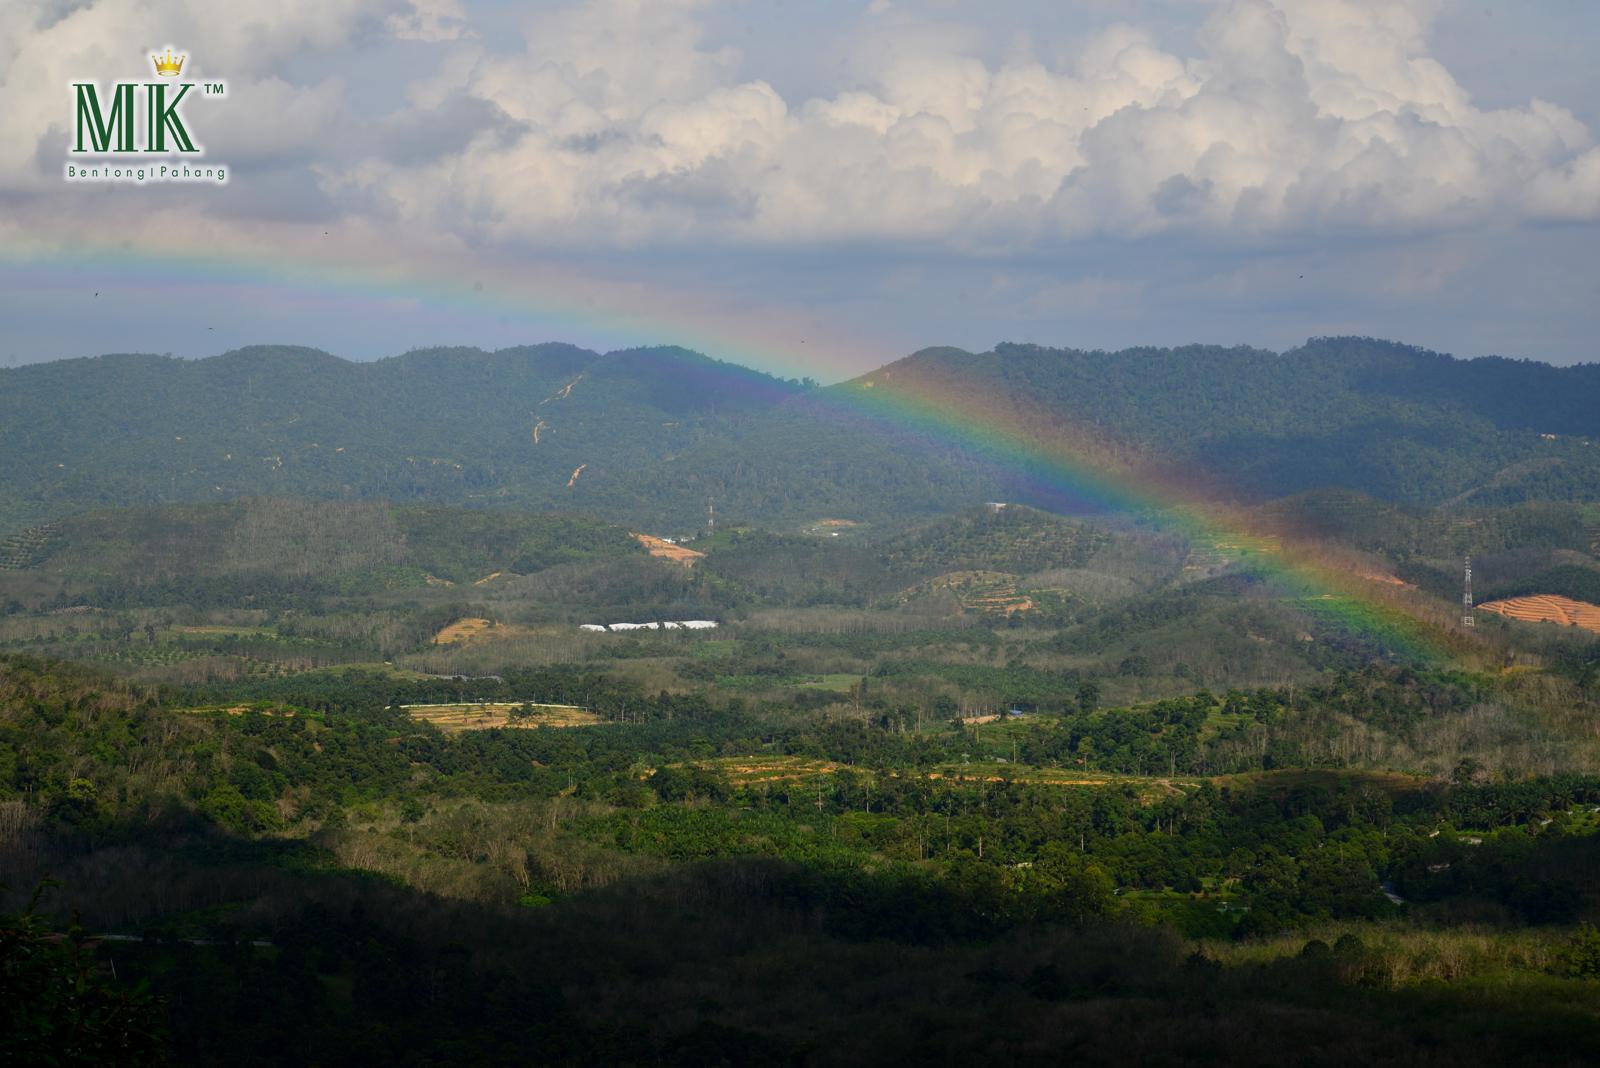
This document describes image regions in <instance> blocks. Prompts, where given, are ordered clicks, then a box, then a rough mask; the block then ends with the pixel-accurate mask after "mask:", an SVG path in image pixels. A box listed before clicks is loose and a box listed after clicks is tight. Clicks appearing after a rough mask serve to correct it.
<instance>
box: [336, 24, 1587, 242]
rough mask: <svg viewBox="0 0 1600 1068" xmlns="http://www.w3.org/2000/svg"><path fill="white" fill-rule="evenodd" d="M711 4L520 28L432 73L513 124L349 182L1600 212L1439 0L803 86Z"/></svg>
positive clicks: (921, 60)
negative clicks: (1506, 100)
mask: <svg viewBox="0 0 1600 1068" xmlns="http://www.w3.org/2000/svg"><path fill="white" fill-rule="evenodd" d="M701 6H702V5H701V4H699V3H696V2H692V0H592V2H588V3H583V4H579V5H576V6H573V7H569V8H565V9H562V10H560V11H558V12H556V13H554V14H547V15H545V16H544V17H541V18H537V19H535V20H534V21H533V22H532V23H531V24H530V26H529V29H528V32H527V42H526V46H525V47H524V48H521V49H519V50H515V51H514V52H511V53H509V54H508V53H493V54H491V53H486V52H478V53H475V54H474V55H473V56H472V58H471V60H470V61H467V62H462V61H461V60H460V59H459V58H458V59H457V60H455V61H454V62H453V63H452V64H450V65H448V66H447V68H446V70H448V76H446V74H445V73H444V71H441V72H440V73H436V74H434V75H432V76H431V77H430V79H429V80H428V81H427V82H426V84H425V85H423V86H420V87H419V88H418V90H417V93H416V94H414V95H416V96H420V97H431V98H433V101H432V103H433V106H438V103H439V101H442V100H444V99H447V98H451V97H458V96H459V97H466V98H469V99H476V100H480V101H482V102H484V103H485V104H488V105H492V107H493V109H494V113H495V114H503V115H505V116H507V117H508V118H509V120H510V121H512V122H513V123H516V124H518V129H519V131H520V132H519V134H518V135H517V136H515V137H507V136H505V135H504V133H503V131H501V132H500V133H494V134H491V133H488V132H486V133H485V134H484V135H483V136H481V137H474V138H471V139H469V140H467V143H465V144H464V145H462V146H461V147H460V149H459V151H455V152H452V153H449V154H448V155H445V156H443V157H437V156H424V157H423V158H420V159H419V160H418V161H417V162H415V163H414V164H413V165H410V166H396V165H392V164H390V163H386V162H379V161H376V160H364V161H360V162H357V163H354V164H352V165H350V166H348V167H346V168H344V169H343V170H342V171H340V172H339V173H337V174H333V175H331V176H330V179H329V181H330V189H331V190H333V191H334V192H335V193H336V194H342V195H345V196H347V197H350V198H352V199H351V200H350V203H359V204H363V205H374V204H382V205H384V206H385V210H387V211H388V212H390V213H392V214H393V215H395V216H398V217H399V218H402V219H404V220H405V221H406V222H408V223H411V224H415V225H424V226H434V227H440V228H447V229H451V230H455V231H459V232H463V233H467V234H470V235H473V236H475V237H477V238H479V239H482V240H491V241H494V240H509V241H527V242H535V243H539V244H546V245H548V244H556V245H560V244H563V243H571V244H583V245H597V244H598V245H601V246H608V245H616V246H624V247H625V246H630V245H637V244H641V243H650V242H664V243H671V242H678V241H683V240H686V239H695V240H700V241H712V242H725V243H734V244H757V245H760V244H769V243H786V242H799V243H810V242H818V241H856V240H885V239H888V240H911V241H941V242H945V243H947V244H954V245H955V246H957V247H963V248H967V249H969V250H979V251H1003V250H1006V249H1014V248H1019V247H1026V246H1029V245H1034V244H1039V243H1048V242H1051V241H1060V240H1071V239H1075V238H1080V237H1084V236H1089V235H1113V236H1128V235H1148V234H1157V233H1162V232H1169V231H1182V232H1202V233H1204V232H1219V233H1220V232H1227V233H1231V234H1243V235H1246V236H1254V235H1273V234H1280V233H1307V232H1319V231H1323V230H1329V229H1338V230H1340V231H1341V232H1349V231H1351V230H1357V231H1362V230H1366V231H1373V232H1390V231H1394V230H1397V229H1398V230H1433V229H1448V228H1451V227H1455V226H1463V225H1475V224H1480V223H1483V222H1486V221H1497V222H1502V221H1507V220H1511V221H1515V220H1518V219H1529V218H1558V219H1569V220H1570V219H1583V220H1592V219H1595V218H1597V217H1600V155H1597V154H1596V151H1597V150H1596V149H1595V148H1594V145H1593V138H1592V135H1591V133H1590V131H1589V130H1588V129H1587V128H1586V127H1585V125H1584V124H1583V123H1582V122H1580V121H1579V120H1578V119H1576V118H1575V117H1574V116H1573V115H1572V114H1571V113H1570V112H1569V111H1567V110H1566V109H1564V108H1562V107H1560V106H1558V105H1556V104H1552V103H1548V102H1545V101H1540V100H1533V101H1530V102H1529V103H1527V104H1526V105H1525V106H1520V107H1514V108H1502V109H1485V108H1480V107H1478V106H1476V105H1474V103H1473V102H1472V100H1471V98H1470V96H1469V95H1468V93H1467V92H1466V91H1465V90H1464V89H1463V88H1462V87H1461V85H1460V84H1458V83H1457V81H1456V80H1455V79H1454V78H1453V77H1452V76H1451V74H1450V72H1449V71H1448V70H1447V69H1445V67H1444V66H1443V65H1442V64H1440V63H1439V62H1438V61H1437V60H1435V59H1433V58H1432V57H1430V56H1429V55H1428V54H1427V47H1428V33H1429V28H1430V25H1431V23H1432V19H1433V18H1434V16H1435V14H1436V10H1437V7H1438V4H1437V2H1436V0H1225V2H1221V3H1218V4H1216V5H1215V10H1214V12H1213V14H1212V16H1211V18H1210V19H1209V21H1208V22H1207V23H1206V25H1205V27H1204V28H1203V30H1202V31H1201V32H1200V34H1199V35H1198V36H1197V38H1196V40H1195V42H1194V45H1193V47H1192V48H1190V49H1187V50H1185V51H1183V52H1181V53H1180V52H1175V51H1172V50H1170V49H1169V48H1163V47H1161V46H1159V45H1158V44H1157V43H1156V42H1155V41H1154V40H1153V39H1152V38H1150V37H1149V36H1147V35H1146V34H1144V33H1142V32H1140V31H1139V30H1137V29H1134V28H1131V27H1127V26H1114V27H1112V28H1110V29H1107V30H1105V31H1104V32H1102V33H1100V34H1099V35H1098V36H1096V37H1095V38H1094V39H1092V40H1091V41H1089V42H1088V44H1087V45H1086V46H1085V47H1084V48H1083V49H1082V50H1081V52H1080V54H1079V55H1078V56H1077V57H1076V58H1075V59H1074V60H1073V61H1072V62H1069V63H1065V64H1060V65H1046V64H1043V63H1041V62H1038V61H1034V60H1018V61H1011V62H1004V63H998V64H997V63H986V62H984V61H982V60H980V59H979V58H977V57H975V56H974V55H970V54H966V53H964V52H963V51H962V50H961V48H960V45H959V42H960V40H961V38H960V37H959V35H948V34H947V35H943V36H941V35H940V34H936V33H932V34H928V35H925V36H922V37H918V36H917V35H914V34H913V35H908V39H909V40H911V41H913V42H915V44H913V45H909V46H903V47H894V48H884V49H883V50H882V51H881V56H880V58H879V60H878V61H877V62H876V64H875V66H874V67H873V68H872V69H871V70H870V71H869V77H868V78H867V79H866V80H864V81H863V82H862V83H861V84H858V85H853V86H850V87H848V88H843V89H841V90H840V91H838V92H837V93H835V94H833V95H826V96H819V97H816V98H812V99H800V100H785V99H784V98H783V97H782V96H781V95H780V94H779V93H778V92H777V91H776V90H775V89H774V88H773V87H772V86H771V85H769V84H768V83H767V82H765V81H762V80H760V79H758V78H751V77H748V76H741V74H740V70H741V67H740V61H739V56H738V55H737V53H735V52H733V51H732V50H730V49H727V48H718V47H713V46H711V45H708V44H707V43H706V42H705V41H704V39H703V37H702V35H701V33H700V32H699V23H698V20H697V10H696V9H697V8H699V7H701ZM874 6H875V8H880V7H882V6H881V5H874ZM940 42H944V43H943V44H941V43H940Z"/></svg>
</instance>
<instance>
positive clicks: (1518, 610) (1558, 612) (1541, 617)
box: [1478, 593, 1600, 634]
mask: <svg viewBox="0 0 1600 1068" xmlns="http://www.w3.org/2000/svg"><path fill="white" fill-rule="evenodd" d="M1478 607H1479V608H1481V609H1483V610H1484V611H1485V612H1495V613H1498V614H1499V615H1502V616H1505V617H1507V618H1508V619H1520V620H1522V621H1523V622H1524V623H1559V624H1561V625H1562V626H1563V627H1582V628H1583V629H1584V630H1592V631H1594V632H1595V633H1596V634H1600V605H1593V604H1589V603H1588V602H1587V601H1574V600H1573V599H1572V598H1570V597H1560V596H1557V595H1555V594H1553V593H1538V594H1534V595H1533V596H1531V597H1508V598H1507V599H1505V600H1503V601H1487V602H1485V603H1484V604H1480V605H1479V606H1478Z"/></svg>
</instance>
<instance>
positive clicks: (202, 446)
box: [0, 338, 1600, 535]
mask: <svg viewBox="0 0 1600 1068" xmlns="http://www.w3.org/2000/svg"><path fill="white" fill-rule="evenodd" d="M934 380H937V381H944V382H949V383H951V384H952V390H953V395H954V396H963V395H966V396H973V397H976V398H979V399H980V400H983V401H984V402H985V403H983V404H981V405H979V406H978V407H977V408H974V412H976V411H983V412H985V413H987V414H986V415H985V416H984V417H983V418H984V419H985V420H993V421H995V422H997V423H999V424H1002V425H1003V424H1006V423H1007V419H1006V417H1005V413H1006V412H1007V411H1008V410H1009V408H1010V407H1011V406H1014V405H1016V404H1023V403H1025V404H1026V405H1031V406H1036V407H1042V408H1044V409H1047V410H1048V411H1050V412H1052V413H1054V414H1053V418H1055V419H1057V420H1059V421H1060V422H1061V423H1062V425H1064V426H1068V427H1075V428H1077V430H1078V431H1079V432H1080V433H1081V434H1082V435H1083V436H1085V437H1088V438H1094V437H1097V436H1099V435H1101V434H1104V433H1108V432H1109V431H1110V429H1111V428H1113V427H1114V428H1115V435H1116V436H1117V437H1118V439H1119V440H1120V441H1121V443H1122V445H1123V446H1125V447H1127V448H1132V449H1140V450H1150V451H1151V452H1153V453H1155V454H1159V455H1161V456H1163V457H1165V458H1166V459H1167V460H1168V461H1183V462H1191V463H1195V464H1198V465H1201V466H1203V467H1204V469H1206V470H1209V471H1212V472H1225V473H1226V479H1227V487H1228V489H1229V490H1230V491H1231V492H1236V493H1238V494H1240V495H1241V496H1243V497H1244V498H1247V499H1265V498H1273V497H1280V496H1283V495H1286V494H1292V493H1296V492H1301V491H1306V490H1311V489H1316V488H1320V487H1325V486H1342V487H1346V488H1349V489H1352V490H1357V491H1361V492H1363V493H1366V494H1369V495H1372V496H1375V497H1378V498H1381V499H1384V500H1387V501H1391V502H1395V503H1400V504H1406V503H1409V504H1427V505H1434V504H1449V503H1460V502H1470V503H1473V504H1477V505H1482V506H1493V505H1506V504H1515V503H1519V502H1523V501H1527V500H1555V501H1567V500H1593V499H1595V489H1594V487H1595V486H1596V485H1600V478H1597V475H1600V449H1596V448H1595V447H1592V444H1591V443H1593V442H1596V441H1600V424H1597V422H1596V416H1595V412H1597V411H1600V373H1597V369H1596V368H1595V367H1594V366H1588V365H1585V366H1579V367H1571V368H1559V369H1558V368H1552V367H1548V366H1545V365H1542V364H1537V363H1531V362H1525V361H1522V362H1519V361H1513V360H1504V359H1479V360H1471V361H1460V360H1455V359H1452V358H1450V357H1447V356H1442V355H1439V354H1436V353H1431V352H1426V351H1423V350H1420V349H1414V348H1410V347H1407V346H1403V345H1397V344H1392V343H1388V342H1381V341H1374V340H1371V339H1363V338H1319V339H1313V340H1312V341H1309V342H1307V343H1306V344H1305V345H1304V346H1302V347H1300V348H1298V349H1295V350H1293V351H1290V352H1287V353H1283V354H1277V353H1271V352H1265V351H1261V350H1254V349H1240V348H1234V349H1223V348H1215V347H1205V346H1187V347H1182V348H1175V349H1130V350H1126V351H1122V352H1116V353H1108V352H1084V351H1079V350H1070V349H1043V348H1038V347H1034V346H1023V345H1000V346H997V347H996V348H995V349H994V350H993V351H991V352H986V353H981V354H972V353H967V352H961V351H959V350H954V349H929V350H926V351H924V352H920V353H917V354H916V355H914V356H910V357H907V358H906V359H904V360H901V361H899V362H897V363H894V364H891V365H889V366H888V367H886V368H883V369H881V370H880V371H876V372H873V373H872V374H871V375H868V376H865V377H864V378H863V379H858V380H856V381H854V382H847V383H841V384H838V385H836V386H832V387H829V388H825V389H818V388H814V387H813V385H812V384H811V383H809V382H796V381H785V380H782V379H778V378H774V377H771V376H769V375H765V374H762V373H759V372H756V371H752V370H749V369H746V368H742V367H738V366H735V365H732V364H727V363H719V362H717V361H713V360H709V359H707V358H705V357H702V356H699V355H697V354H695V353H692V352H688V351H686V350H682V349H672V348H656V349H637V350H627V351H622V352H613V353H608V354H604V355H602V354H598V353H594V352H590V351H588V350H583V349H578V348H574V347H572V346H569V345H558V344H548V345H538V346H527V347H521V348H514V349H504V350H500V351H498V352H493V353H489V352H482V351H479V350H476V349H427V350H418V351H415V352H410V353H406V354H404V355H401V356H396V357H393V358H390V359H385V360H379V361H376V362H373V363H366V364H357V363H349V362H346V361H343V360H340V359H338V358H336V357H334V356H330V355H328V354H326V353H322V352H317V351H314V350H309V349H296V348H282V347H276V348H275V347H255V348H248V349H240V350H237V351H234V352H230V353H226V354H224V355H221V356H217V357H214V358H211V359H206V360H200V361H184V360H173V359H168V358H164V357H160V356H151V355H120V356H105V357H100V358H96V359H88V360H68V361H61V362H57V363H46V364H38V365H32V366H27V367H22V368H15V369H10V370H0V452H3V454H4V455H5V456H6V457H7V458H8V461H9V462H8V463H7V465H6V466H5V468H4V470H0V533H9V534H13V535H14V534H17V533H18V532H19V531H22V530H24V529H26V528H28V527H31V526H36V525H38V524H40V523H44V522H48V521H50V520H53V519H56V518H60V517H62V516H65V515H70V514H75V513H77V512H81V511H83V510H87V509H93V508H97V507H104V506H107V505H117V504H123V505H126V504H151V503H168V502H178V501H218V500H229V499H233V498H235V497H239V496H244V495H256V496H287V495H304V496H313V497H319V498H323V499H382V500H391V501H400V502H406V501H431V502H448V503H456V504H472V505H477V506H492V505H498V506H508V507H520V508H524V509H536V510H546V509H564V510H573V511H580V512H584V513H587V514H593V515H599V516H603V517H607V518H610V519H612V520H615V521H619V522H627V523H634V524H640V523H646V524H651V525H653V526H654V527H655V528H656V529H657V530H658V532H661V533H672V534H686V533H691V532H693V531H694V530H696V529H698V528H699V527H700V526H701V525H702V519H703V517H704V515H705V507H706V502H707V500H708V499H709V498H715V499H716V500H717V501H718V502H720V507H722V508H723V510H724V514H725V515H728V516H733V517H740V518H744V519H747V520H751V521H757V522H763V523H772V522H775V521H784V522H789V521H801V520H806V519H817V518H820V517H824V516H838V517H841V518H848V519H871V520H878V521H881V520H884V519H889V518H899V517H906V516H912V515H928V514H933V513H937V512H942V511H948V510H951V509H953V508H959V507H963V506H967V505H970V504H973V503H976V502H979V501H983V500H1021V501H1025V502H1026V501H1031V502H1033V503H1038V504H1043V505H1046V506H1049V507H1052V508H1057V509H1059V508H1062V507H1069V508H1078V509H1082V508H1086V507H1093V506H1094V502H1093V500H1092V499H1089V500H1084V499H1079V498H1077V497H1075V496H1074V495H1073V492H1072V490H1071V487H1061V486H1053V487H1052V486H1049V485H1041V484H1040V481H1039V479H1038V478H1036V477H1033V476H1032V475H1031V474H1030V473H1026V472H1024V473H1021V477H1019V472H1018V470H1017V469H1016V467H1015V465H1014V464H1007V463H1001V462H997V461H996V459H995V458H994V457H991V456H986V455H985V454H984V453H983V452H982V451H981V450H980V451H978V452H973V451H971V450H965V449H962V448H958V447H956V445H955V443H954V442H953V441H952V439H951V435H950V433H949V430H948V428H947V429H946V430H942V431H941V430H937V429H935V430H928V429H926V428H922V429H919V427H918V425H917V423H916V422H915V420H911V421H907V420H906V419H904V418H901V417H899V416H897V415H895V414H893V413H894V408H893V406H892V405H889V406H887V407H886V406H884V405H881V404H880V405H863V404H862V399H863V390H862V389H861V386H862V384H863V383H864V382H866V381H872V382H873V384H874V386H875V387H876V389H877V390H878V393H877V394H875V396H877V397H879V398H882V397H885V396H888V397H892V396H894V395H895V391H896V390H902V391H903V390H914V386H915V384H916V383H917V382H919V381H934ZM63 396H71V397H73V398H74V402H73V403H72V404H71V405H61V404H59V403H58V400H59V398H61V397H63ZM1024 399H1025V401H1024ZM955 418H956V419H957V421H958V422H959V421H960V420H962V419H963V418H971V419H976V418H978V417H977V416H976V415H971V416H963V415H962V413H961V412H960V411H957V412H956V413H955ZM580 469H581V470H580ZM1047 481H1048V480H1047ZM569 483H570V485H569Z"/></svg>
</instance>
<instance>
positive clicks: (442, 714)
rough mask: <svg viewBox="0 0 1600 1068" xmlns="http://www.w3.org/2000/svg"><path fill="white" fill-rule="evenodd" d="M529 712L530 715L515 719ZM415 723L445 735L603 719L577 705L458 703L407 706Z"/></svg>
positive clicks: (579, 724)
mask: <svg viewBox="0 0 1600 1068" xmlns="http://www.w3.org/2000/svg"><path fill="white" fill-rule="evenodd" d="M523 708H527V709H530V710H531V712H530V714H529V715H525V716H520V715H513V714H512V713H513V712H516V711H518V710H519V709H523ZM405 710H406V713H407V714H408V715H409V716H411V718H412V719H420V720H424V721H426V722H428V723H432V724H433V725H434V726H435V727H438V728H439V729H440V730H442V731H450V732H455V731H487V730H494V729H497V728H507V727H509V728H512V729H532V728H536V727H592V726H594V725H595V724H597V723H601V722H603V721H602V720H601V719H600V717H599V716H597V715H595V714H594V713H593V712H590V711H589V710H588V709H586V708H579V707H577V706H576V705H540V704H534V703H532V702H531V701H530V702H523V701H505V702H484V703H482V704H479V703H475V702H458V703H456V704H442V705H406V706H405Z"/></svg>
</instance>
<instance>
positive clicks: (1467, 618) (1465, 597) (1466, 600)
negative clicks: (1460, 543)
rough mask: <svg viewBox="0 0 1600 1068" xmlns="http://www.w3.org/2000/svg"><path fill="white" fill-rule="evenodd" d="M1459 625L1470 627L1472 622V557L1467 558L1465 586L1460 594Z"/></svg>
mask: <svg viewBox="0 0 1600 1068" xmlns="http://www.w3.org/2000/svg"><path fill="white" fill-rule="evenodd" d="M1461 625H1462V626H1465V627H1470V626H1472V625H1473V622H1472V557H1471V555H1470V554H1469V555H1468V556H1467V570H1466V584H1465V586H1464V587H1463V588H1462V592H1461Z"/></svg>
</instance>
